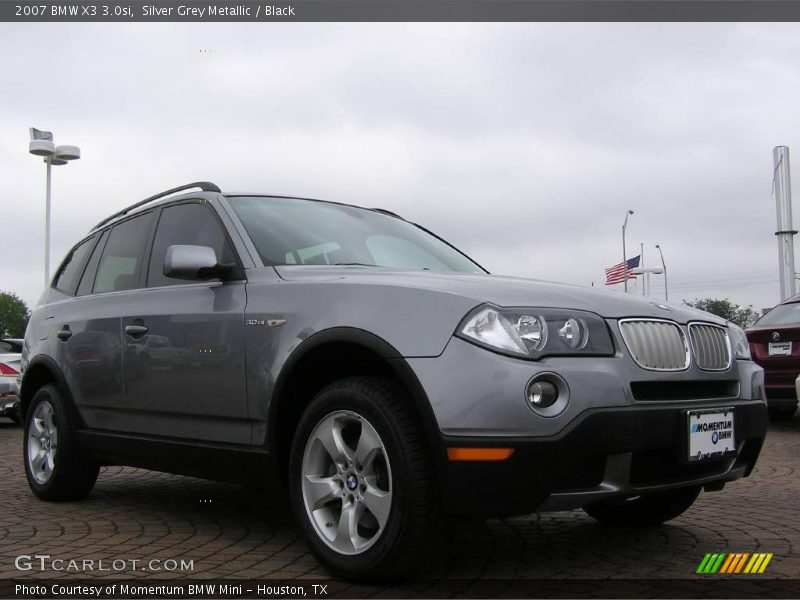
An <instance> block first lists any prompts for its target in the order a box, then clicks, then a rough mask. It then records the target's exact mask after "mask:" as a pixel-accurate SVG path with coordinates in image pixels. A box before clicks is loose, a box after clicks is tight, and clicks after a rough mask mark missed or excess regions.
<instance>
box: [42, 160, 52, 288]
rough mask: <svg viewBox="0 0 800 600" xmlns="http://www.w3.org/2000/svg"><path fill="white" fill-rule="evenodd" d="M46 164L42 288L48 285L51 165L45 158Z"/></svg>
mask: <svg viewBox="0 0 800 600" xmlns="http://www.w3.org/2000/svg"><path fill="white" fill-rule="evenodd" d="M45 162H46V163H47V203H46V204H45V217H44V286H45V287H47V286H48V285H49V283H50V179H51V177H50V171H51V169H52V163H51V161H50V158H49V157H48V158H46V159H45Z"/></svg>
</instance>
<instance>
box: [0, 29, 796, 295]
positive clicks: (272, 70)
mask: <svg viewBox="0 0 800 600" xmlns="http://www.w3.org/2000/svg"><path fill="white" fill-rule="evenodd" d="M201 50H208V52H201ZM798 65H800V25H798V24H759V25H755V24H418V25H408V24H399V23H398V24H357V25H355V24H354V25H350V24H252V25H251V24H247V25H245V24H242V25H223V24H197V25H195V24H171V25H162V24H134V25H124V24H102V25H96V24H30V25H29V24H25V25H20V24H13V25H12V24H8V23H6V24H0V176H2V184H3V190H4V194H3V195H4V200H3V202H2V212H0V218H1V219H2V223H3V239H4V244H3V246H4V251H3V252H2V261H0V290H5V291H14V292H16V293H18V294H19V295H20V296H21V297H22V298H23V299H25V300H26V301H27V302H29V303H31V304H33V303H34V302H35V301H36V299H37V298H38V296H39V293H40V292H41V289H42V280H43V244H44V242H43V240H44V171H45V167H44V165H43V164H42V163H41V162H40V161H39V160H37V159H36V158H34V157H33V156H30V155H29V154H28V153H27V142H28V132H27V128H28V127H30V126H34V127H38V128H40V129H48V130H51V131H53V132H54V133H55V136H56V143H62V144H77V145H79V146H80V147H81V149H82V152H83V158H82V159H81V160H80V161H78V162H77V163H74V164H70V165H68V166H66V167H58V168H55V169H54V187H53V263H54V267H53V268H55V265H56V264H57V263H58V262H59V261H60V259H61V257H62V256H63V255H64V253H65V252H66V251H67V250H68V249H69V247H70V246H71V245H72V244H73V243H74V242H75V241H77V240H78V239H79V238H80V237H81V236H83V235H84V234H85V233H86V232H87V231H88V230H89V229H90V228H91V227H92V226H93V225H94V224H95V223H96V222H97V221H99V220H100V219H101V218H103V217H104V216H107V215H108V214H110V213H111V212H113V211H115V210H118V209H120V208H122V207H124V206H126V205H127V204H130V203H132V202H134V201H136V200H138V199H140V198H142V197H145V196H148V195H151V194H153V193H155V192H158V191H160V190H163V189H166V188H170V187H173V186H175V185H179V184H182V183H186V182H189V181H195V180H210V181H214V182H216V183H217V184H219V185H220V186H221V187H222V188H223V190H234V191H256V192H266V193H276V194H286V195H299V196H311V197H320V198H324V199H330V200H337V201H342V202H349V203H353V204H359V205H366V206H379V207H383V208H387V209H390V210H393V211H395V212H398V213H400V214H401V215H403V216H405V217H407V218H409V219H412V220H415V221H418V222H420V223H422V224H424V225H426V226H427V227H429V228H430V229H432V230H434V231H436V232H437V233H439V234H441V235H442V236H443V237H445V238H447V239H448V240H450V241H451V242H453V243H454V244H455V245H457V246H459V247H460V248H462V249H463V250H465V251H466V252H467V253H468V254H470V255H472V256H473V257H474V258H475V259H476V260H478V261H479V262H480V263H482V264H483V265H484V266H486V267H487V268H488V269H489V270H491V271H492V272H496V273H500V274H511V275H519V276H525V277H535V278H542V279H552V280H559V281H565V282H570V283H577V284H581V285H590V284H591V283H592V282H595V285H599V286H603V282H604V278H603V268H604V267H608V266H611V265H612V264H615V263H617V262H619V261H620V260H621V238H620V227H621V225H622V220H623V218H624V215H625V211H626V210H627V209H629V208H631V209H633V210H635V214H634V215H633V217H631V220H630V224H629V228H628V255H629V256H633V255H635V254H637V253H638V249H639V244H640V243H644V245H645V265H646V266H655V265H656V262H658V258H657V251H656V250H655V249H654V247H653V245H654V244H656V243H660V244H661V246H662V248H663V250H664V254H665V258H666V260H667V266H668V269H669V282H670V299H671V300H673V299H674V300H680V299H684V298H685V299H689V300H691V299H694V298H696V297H707V296H713V297H730V298H731V299H732V300H734V301H735V302H738V303H742V304H751V303H752V304H754V305H755V306H756V307H758V308H761V307H767V306H771V305H773V304H774V303H775V302H777V301H778V283H777V281H778V274H777V246H776V242H775V236H774V235H773V232H774V231H775V202H774V198H773V197H772V196H771V181H772V148H773V146H775V145H779V144H780V145H788V146H790V147H792V149H793V151H794V152H795V154H794V155H793V161H792V162H793V165H792V166H794V167H795V168H800V163H798V160H800V110H798V107H799V106H800V70H799V69H798ZM798 176H800V175H798ZM798 176H796V177H795V179H797V177H798ZM657 279H658V280H657V281H656V280H655V279H654V282H653V295H654V296H659V297H663V283H662V281H661V278H660V277H659V278H657Z"/></svg>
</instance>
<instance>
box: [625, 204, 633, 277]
mask: <svg viewBox="0 0 800 600" xmlns="http://www.w3.org/2000/svg"><path fill="white" fill-rule="evenodd" d="M632 214H633V211H632V210H629V211H628V212H626V213H625V222H624V223H623V224H622V263H623V265H622V268H623V269H624V272H625V291H626V292H627V291H628V265H627V264H626V263H627V262H628V256H627V250H626V248H625V229H627V227H628V217H629V216H630V215H632Z"/></svg>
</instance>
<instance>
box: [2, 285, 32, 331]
mask: <svg viewBox="0 0 800 600" xmlns="http://www.w3.org/2000/svg"><path fill="white" fill-rule="evenodd" d="M30 316H31V312H30V311H29V310H28V305H27V304H25V302H24V301H23V300H22V299H21V298H20V297H19V296H17V295H16V294H14V293H12V292H0V337H6V338H21V337H24V335H25V327H26V326H27V325H28V319H29V318H30Z"/></svg>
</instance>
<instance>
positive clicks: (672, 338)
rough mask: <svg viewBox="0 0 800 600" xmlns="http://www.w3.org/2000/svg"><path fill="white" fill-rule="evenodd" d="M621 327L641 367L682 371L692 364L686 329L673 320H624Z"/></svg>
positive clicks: (630, 349) (629, 349)
mask: <svg viewBox="0 0 800 600" xmlns="http://www.w3.org/2000/svg"><path fill="white" fill-rule="evenodd" d="M619 330H620V333H622V339H623V340H625V345H626V346H627V347H628V351H629V352H630V353H631V356H633V360H635V361H636V362H637V363H638V365H639V366H640V367H643V368H645V369H651V370H655V371H682V370H683V369H686V368H687V367H688V366H689V348H688V346H687V344H686V338H685V337H684V335H683V331H681V328H680V327H678V325H677V324H676V323H673V322H672V321H658V320H654V319H651V320H624V321H620V322H619Z"/></svg>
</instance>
